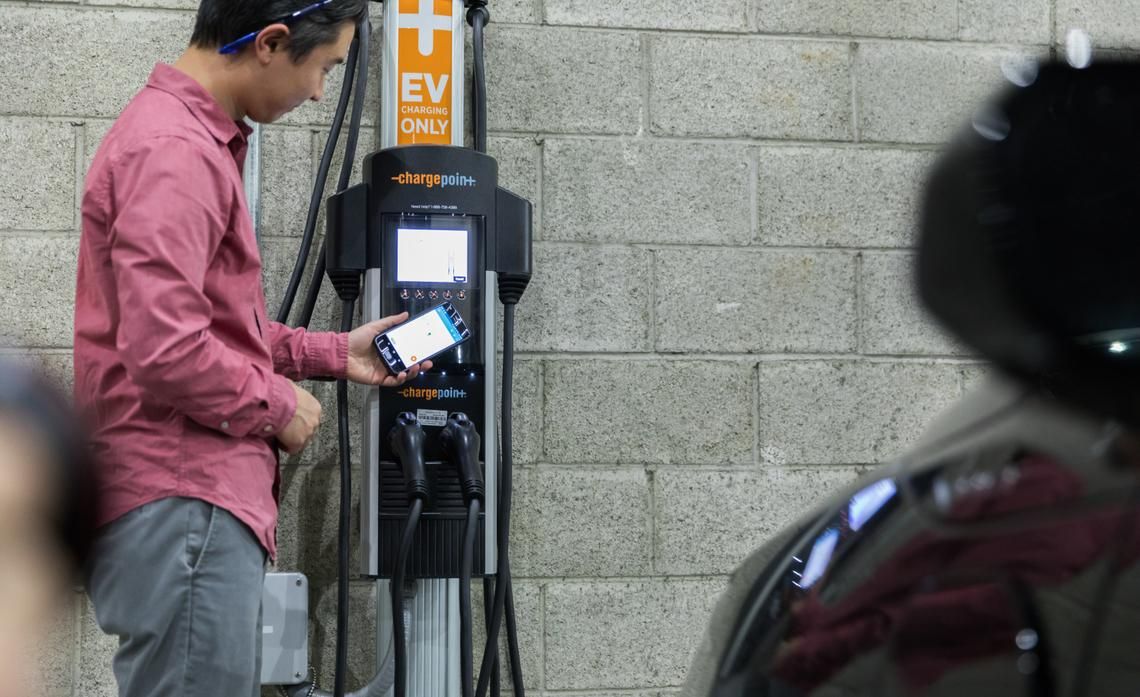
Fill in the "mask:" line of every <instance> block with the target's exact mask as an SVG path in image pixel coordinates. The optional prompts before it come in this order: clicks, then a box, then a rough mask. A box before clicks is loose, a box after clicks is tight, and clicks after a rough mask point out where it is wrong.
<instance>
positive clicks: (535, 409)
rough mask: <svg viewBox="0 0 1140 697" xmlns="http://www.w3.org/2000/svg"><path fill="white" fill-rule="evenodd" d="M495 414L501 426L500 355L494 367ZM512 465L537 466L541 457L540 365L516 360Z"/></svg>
mask: <svg viewBox="0 0 1140 697" xmlns="http://www.w3.org/2000/svg"><path fill="white" fill-rule="evenodd" d="M496 368H497V372H496V376H497V377H496V382H495V386H496V389H495V413H496V416H497V417H498V418H499V422H500V423H502V418H503V414H502V404H503V401H502V390H501V389H500V388H501V387H502V384H503V381H502V375H503V372H502V371H503V363H502V355H501V354H500V356H499V362H498V363H497V366H496ZM512 394H513V395H514V406H513V407H512V412H513V414H514V419H513V421H514V427H513V429H514V430H513V436H514V446H515V447H514V461H515V464H516V465H527V464H533V463H535V462H538V461H539V459H541V457H542V362H541V361H529V360H520V359H516V360H515V372H514V390H512Z"/></svg>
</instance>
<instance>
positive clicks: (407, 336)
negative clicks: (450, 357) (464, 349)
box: [373, 303, 471, 375]
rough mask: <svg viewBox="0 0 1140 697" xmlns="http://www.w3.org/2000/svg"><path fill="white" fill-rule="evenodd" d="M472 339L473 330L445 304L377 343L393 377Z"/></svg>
mask: <svg viewBox="0 0 1140 697" xmlns="http://www.w3.org/2000/svg"><path fill="white" fill-rule="evenodd" d="M470 338H471V330H470V329H469V328H468V327H467V323H466V322H464V321H463V318H462V317H460V316H459V311H458V310H456V309H455V308H454V307H453V306H452V304H451V303H443V304H442V305H440V306H438V307H435V308H433V309H431V310H428V311H427V312H425V313H423V314H422V315H416V316H415V317H413V318H411V319H410V320H408V321H407V322H404V323H403V324H401V325H399V326H397V327H392V328H391V329H389V330H388V331H386V332H384V333H383V334H378V335H377V336H376V338H375V339H374V340H373V343H374V344H375V345H376V351H377V352H379V354H380V359H381V360H383V361H384V364H385V365H387V366H388V370H389V371H391V373H392V374H393V375H399V374H400V373H402V372H404V371H405V370H407V369H408V368H410V367H411V366H413V365H415V364H417V363H422V362H423V361H426V360H427V359H429V358H432V357H433V356H438V355H439V354H441V353H443V352H444V351H446V350H448V349H449V348H451V347H453V346H458V345H459V344H462V343H463V342H464V341H467V340H468V339H470Z"/></svg>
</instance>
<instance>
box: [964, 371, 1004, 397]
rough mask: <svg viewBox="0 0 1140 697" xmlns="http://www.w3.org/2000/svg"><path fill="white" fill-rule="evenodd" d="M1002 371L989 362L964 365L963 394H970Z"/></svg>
mask: <svg viewBox="0 0 1140 697" xmlns="http://www.w3.org/2000/svg"><path fill="white" fill-rule="evenodd" d="M1000 374H1001V371H1000V370H999V369H998V368H996V367H994V366H992V365H990V364H988V363H971V364H967V365H963V366H962V394H964V395H965V394H970V393H971V392H974V391H976V390H977V389H978V388H980V387H981V386H982V385H983V384H984V383H985V382H986V380H988V379H989V378H991V377H994V376H996V375H1000Z"/></svg>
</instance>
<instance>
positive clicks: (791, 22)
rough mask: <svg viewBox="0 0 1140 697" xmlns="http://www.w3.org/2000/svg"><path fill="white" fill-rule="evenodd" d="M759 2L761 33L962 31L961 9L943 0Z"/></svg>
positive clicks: (917, 34) (918, 34)
mask: <svg viewBox="0 0 1140 697" xmlns="http://www.w3.org/2000/svg"><path fill="white" fill-rule="evenodd" d="M756 5H757V9H756V17H757V19H758V21H759V29H760V31H761V32H786V33H792V34H825V35H826V34H832V35H834V34H839V35H854V36H889V37H893V38H919V39H952V38H954V37H955V35H956V33H957V30H958V8H957V7H956V6H955V3H953V2H941V1H940V0H885V1H883V0H880V2H873V3H871V2H844V1H843V0H822V1H818V0H817V1H815V2H779V1H778V0H757V3H756Z"/></svg>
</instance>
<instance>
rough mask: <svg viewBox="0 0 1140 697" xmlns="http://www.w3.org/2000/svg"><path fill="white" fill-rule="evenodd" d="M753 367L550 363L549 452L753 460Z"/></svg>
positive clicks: (641, 459)
mask: <svg viewBox="0 0 1140 697" xmlns="http://www.w3.org/2000/svg"><path fill="white" fill-rule="evenodd" d="M752 391H753V377H752V366H750V365H747V364H741V363H726V362H705V361H700V362H698V361H629V360H623V361H617V360H613V361H606V360H594V361H550V362H548V363H547V365H546V384H545V395H546V403H545V424H546V428H545V438H546V458H547V460H548V461H549V462H556V463H567V464H577V463H604V464H624V463H647V464H671V463H686V464H689V463H692V464H742V463H749V462H751V461H752V440H753V439H752V430H751V425H752Z"/></svg>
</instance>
